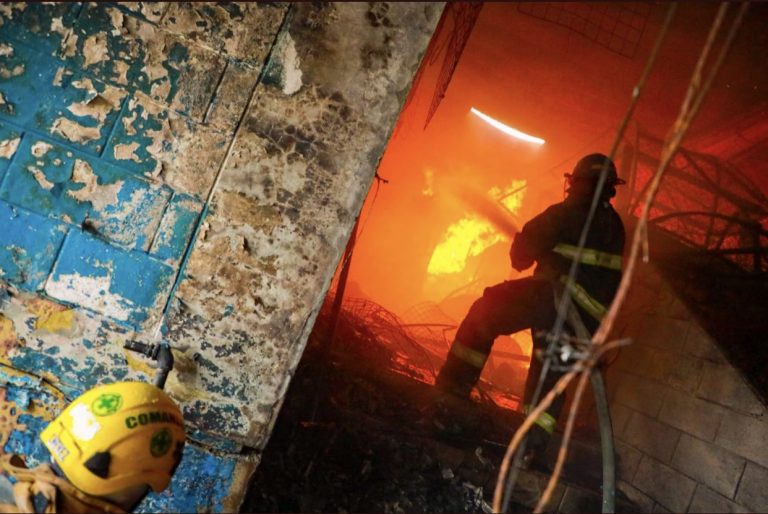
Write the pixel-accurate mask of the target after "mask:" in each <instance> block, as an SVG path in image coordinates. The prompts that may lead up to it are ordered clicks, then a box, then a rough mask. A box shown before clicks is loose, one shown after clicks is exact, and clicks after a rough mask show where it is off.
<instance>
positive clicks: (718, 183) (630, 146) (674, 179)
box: [624, 131, 768, 273]
mask: <svg viewBox="0 0 768 514" xmlns="http://www.w3.org/2000/svg"><path fill="white" fill-rule="evenodd" d="M662 144H663V143H662V141H660V140H659V139H656V138H655V137H653V136H651V135H649V134H647V133H644V132H642V131H639V133H638V137H637V138H636V140H635V141H634V142H631V141H628V142H627V143H626V146H625V152H624V156H625V161H628V162H631V165H630V166H628V168H629V170H628V173H629V177H630V180H629V188H628V192H629V194H630V195H631V196H630V198H629V208H628V213H629V214H632V215H635V216H638V214H639V212H640V209H641V205H640V203H641V199H642V198H643V196H644V195H645V192H646V190H647V189H648V187H649V185H650V183H651V179H652V176H653V172H654V170H655V169H657V168H658V164H659V160H658V158H657V157H656V156H658V155H659V153H660V148H661V146H662ZM648 222H649V223H650V224H651V225H654V226H657V227H659V228H663V229H665V230H666V231H668V232H671V233H672V234H674V235H675V236H676V237H677V238H679V239H680V240H682V241H684V242H686V243H687V244H689V245H690V246H692V247H694V248H696V249H698V250H700V251H701V252H703V253H707V254H710V255H719V256H722V257H724V258H726V259H728V260H729V261H731V262H732V263H733V264H736V265H737V266H738V267H739V268H741V269H742V270H744V271H748V272H751V273H768V230H767V229H766V227H767V226H768V197H766V196H765V195H764V194H763V193H762V192H761V190H760V188H759V187H758V186H757V185H755V184H754V183H752V181H750V180H749V179H748V178H747V177H746V176H745V175H744V174H743V173H742V172H741V171H740V170H739V169H738V168H736V167H735V166H734V165H733V164H730V163H728V162H724V161H721V160H719V159H718V158H717V157H715V156H713V155H708V154H704V153H698V152H694V151H691V150H687V149H685V148H680V149H679V150H678V153H677V154H676V155H675V158H674V159H673V161H672V163H670V165H669V168H668V171H667V174H666V176H665V179H664V184H663V186H662V187H661V188H660V190H659V194H658V196H657V198H656V201H655V203H654V205H653V207H652V208H651V211H650V216H649V219H648Z"/></svg>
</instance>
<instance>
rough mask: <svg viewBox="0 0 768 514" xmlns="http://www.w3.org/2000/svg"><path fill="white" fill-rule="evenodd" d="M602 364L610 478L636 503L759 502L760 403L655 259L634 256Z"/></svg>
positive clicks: (766, 435)
mask: <svg viewBox="0 0 768 514" xmlns="http://www.w3.org/2000/svg"><path fill="white" fill-rule="evenodd" d="M616 328H617V333H616V336H617V337H629V338H631V339H632V340H633V344H631V345H630V346H628V347H627V348H624V349H622V350H621V353H620V354H619V356H618V358H617V359H616V361H615V363H614V364H612V365H611V367H610V368H609V370H608V373H607V378H606V384H607V389H608V395H609V399H610V401H611V413H612V417H613V424H614V436H615V442H616V451H617V454H618V457H619V461H620V465H619V468H618V478H619V480H618V485H617V488H618V489H619V490H620V491H621V492H623V493H624V494H626V495H627V496H628V497H629V498H630V499H632V500H633V501H634V502H635V503H636V504H637V505H638V506H640V507H641V510H642V511H647V512H658V510H662V511H664V510H667V511H671V512H765V511H766V510H767V509H768V494H767V493H766V488H765V483H766V482H765V480H766V479H767V478H768V445H766V441H768V416H767V415H766V406H765V405H764V404H763V403H762V401H761V400H760V398H759V397H758V396H757V395H756V394H755V393H754V392H753V391H752V390H751V389H750V387H749V386H748V385H747V383H746V382H745V380H744V379H743V377H742V376H741V375H740V373H739V372H738V370H737V368H735V367H734V366H732V365H730V364H729V363H728V361H727V360H726V359H725V357H724V355H723V352H721V350H720V349H719V348H718V345H717V343H716V342H715V341H714V340H713V339H712V338H711V337H710V336H709V334H707V333H706V332H705V331H704V330H703V329H702V327H701V325H700V324H699V323H698V322H697V321H696V318H695V317H694V316H693V315H692V312H691V311H690V310H689V308H688V307H687V306H686V304H685V303H684V302H682V301H681V299H680V298H679V297H678V295H677V294H676V292H675V291H674V289H673V288H672V287H671V286H670V284H669V282H668V280H666V279H665V278H664V275H663V274H662V273H661V272H659V270H658V269H657V267H656V266H655V265H653V264H648V265H641V266H640V268H639V272H638V273H636V275H635V280H634V282H633V284H632V286H631V290H630V295H629V297H628V299H627V303H626V307H625V309H624V312H623V313H622V315H621V319H620V321H619V323H617V326H616Z"/></svg>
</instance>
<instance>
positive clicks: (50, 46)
mask: <svg viewBox="0 0 768 514" xmlns="http://www.w3.org/2000/svg"><path fill="white" fill-rule="evenodd" d="M19 4H20V2H19V3H17V4H16V5H14V4H10V16H5V15H3V14H2V13H0V21H2V22H3V23H2V24H0V39H3V38H9V39H13V40H15V41H18V42H21V43H25V44H28V45H30V46H32V47H34V48H37V49H39V50H41V51H43V52H45V53H48V54H50V53H52V52H54V51H55V50H56V49H57V48H58V47H59V45H60V44H61V42H62V40H63V38H64V34H65V33H66V29H67V28H69V27H71V26H72V24H73V23H74V21H75V19H76V18H77V15H78V13H79V12H80V8H81V6H82V4H81V3H80V2H46V3H43V2H39V3H38V2H34V3H32V2H28V3H26V5H24V6H21V5H19Z"/></svg>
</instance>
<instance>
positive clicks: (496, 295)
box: [437, 153, 625, 458]
mask: <svg viewBox="0 0 768 514" xmlns="http://www.w3.org/2000/svg"><path fill="white" fill-rule="evenodd" d="M606 166H607V175H606V180H605V183H604V186H603V189H602V193H601V195H600V198H599V203H598V206H597V211H596V213H595V216H594V219H593V221H592V225H591V229H590V231H589V233H588V235H587V240H586V245H585V247H584V250H583V252H582V253H581V258H580V266H579V271H578V274H577V276H576V284H575V286H573V287H572V288H571V295H572V300H573V303H574V304H575V305H576V308H577V311H578V312H579V314H580V317H581V319H582V320H583V323H584V325H585V326H586V328H587V329H588V330H589V332H590V333H594V331H595V330H596V329H597V327H598V326H599V323H600V320H601V318H602V316H603V314H604V313H605V311H606V309H607V306H608V305H610V302H611V301H612V299H613V296H614V294H615V293H616V289H617V288H618V285H619V282H620V280H621V255H622V252H623V249H624V226H623V224H622V222H621V219H620V218H619V215H618V214H617V213H616V211H615V210H614V209H613V207H612V206H611V203H610V200H611V198H613V197H614V196H615V195H616V186H617V185H620V184H624V183H625V182H624V181H623V180H621V179H619V178H618V175H617V173H616V166H615V165H614V163H613V162H612V161H610V159H608V157H606V156H605V155H603V154H598V153H596V154H590V155H587V156H585V157H584V158H582V159H581V160H579V161H578V163H577V164H576V166H575V167H574V169H573V172H572V173H570V174H565V177H566V186H567V190H566V193H567V197H566V199H565V201H563V202H561V203H558V204H555V205H552V206H550V207H549V208H547V209H546V210H545V211H544V212H542V213H541V214H539V215H538V216H536V217H535V218H533V219H532V220H530V221H529V222H528V223H526V224H525V226H524V227H523V229H522V231H521V232H520V233H518V234H516V236H515V238H514V242H513V244H512V247H511V250H510V258H511V261H512V267H513V268H515V269H516V270H518V271H523V270H525V269H528V268H529V267H531V266H532V265H533V264H534V263H536V264H537V266H536V269H535V271H534V273H533V276H532V277H529V278H523V279H519V280H510V281H505V282H502V283H501V284H497V285H495V286H492V287H488V288H486V289H485V291H484V292H483V296H482V297H481V298H480V299H478V300H477V301H475V302H474V304H472V306H471V307H470V309H469V312H468V313H467V315H466V317H465V318H464V320H463V321H462V322H461V324H460V325H459V328H458V330H457V332H456V338H455V340H454V342H453V344H452V346H451V349H450V351H449V353H448V358H447V360H446V362H445V364H444V365H443V367H442V369H441V370H440V373H439V374H438V377H437V386H438V387H439V388H441V389H442V390H444V391H448V392H450V393H453V395H456V396H459V397H461V398H468V397H469V395H470V392H471V391H472V388H473V387H474V386H475V384H476V383H477V381H478V379H479V377H480V373H481V372H482V370H483V367H484V366H485V362H486V360H487V359H488V354H489V353H490V351H491V346H492V345H493V341H494V339H495V338H496V337H497V336H499V335H502V334H507V335H508V334H513V333H515V332H518V331H520V330H524V329H532V330H533V332H534V334H537V333H538V332H541V331H546V330H549V329H551V328H552V326H553V324H554V322H555V319H556V316H557V312H556V304H555V299H556V298H555V291H556V290H562V288H563V287H564V285H565V284H566V277H567V276H568V273H569V269H570V266H571V263H572V259H573V258H574V257H575V256H576V250H577V246H578V241H579V237H580V235H581V232H582V228H583V226H584V222H585V220H586V218H587V215H588V212H589V209H590V205H591V203H592V199H593V196H594V193H595V189H596V185H597V181H598V179H599V176H600V173H601V172H602V169H603V168H604V167H606ZM566 329H567V330H568V327H567V326H566ZM569 332H571V333H572V330H569ZM545 344H546V343H545V341H544V339H543V338H542V337H536V336H535V337H534V347H535V348H536V349H541V348H543V347H544V346H545ZM541 366H542V364H541V361H539V360H538V359H537V358H536V357H532V359H531V367H530V369H529V373H528V379H527V381H526V387H525V393H524V401H525V402H526V405H525V409H526V410H527V409H528V408H529V406H528V405H527V403H528V402H530V400H531V398H532V396H533V393H534V391H535V389H536V385H537V383H538V380H539V375H540V370H541ZM558 378H559V376H558V375H557V374H556V373H549V374H548V377H547V380H546V382H545V383H544V390H543V393H542V394H546V392H547V391H548V390H549V389H551V387H552V386H554V384H555V382H556V381H557V379H558ZM561 407H562V396H561V397H559V401H558V400H556V401H555V402H554V403H553V405H552V406H551V407H550V409H549V410H548V411H547V412H545V413H543V414H542V415H541V416H540V417H539V419H538V420H537V422H536V426H534V428H533V429H532V431H531V432H530V436H529V439H528V441H529V442H528V447H529V449H530V452H529V456H528V457H529V458H531V456H532V455H536V453H537V450H540V449H541V448H543V446H544V445H545V444H546V442H547V440H548V438H549V436H550V435H551V434H552V433H553V431H554V429H555V424H556V420H557V416H558V414H559V411H560V408H561Z"/></svg>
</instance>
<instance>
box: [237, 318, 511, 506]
mask: <svg viewBox="0 0 768 514" xmlns="http://www.w3.org/2000/svg"><path fill="white" fill-rule="evenodd" d="M370 314H371V310H370V306H368V309H367V310H366V311H365V313H364V315H361V311H360V310H359V309H357V310H348V309H344V310H343V311H342V315H341V317H340V319H339V322H338V324H337V326H336V336H335V338H334V345H333V348H328V341H329V338H328V335H329V331H330V321H331V320H329V315H330V306H328V305H326V306H325V307H324V308H323V310H322V311H321V313H320V315H319V317H318V320H317V322H316V325H315V330H314V332H313V334H312V337H310V340H309V343H308V345H307V349H306V351H305V354H304V357H303V359H302V362H301V363H300V365H299V367H298V369H297V372H296V375H295V376H294V378H293V381H292V383H291V387H290V389H289V391H288V394H287V396H286V400H285V404H284V405H283V407H282V410H281V413H280V416H279V418H278V421H277V424H276V427H275V430H274V431H273V435H272V438H271V440H270V442H269V444H268V446H267V448H266V449H265V451H264V453H263V455H262V460H261V464H260V466H259V468H258V470H257V472H256V475H255V477H254V479H253V482H252V485H251V488H250V491H249V494H248V497H247V498H246V502H245V505H244V510H245V511H256V512H258V511H263V512H267V511H268V512H285V511H292V512H296V511H299V512H334V511H335V512H344V511H370V512H373V511H379V512H427V511H430V512H434V511H452V512H481V511H483V510H485V511H489V510H490V507H489V506H488V504H489V503H490V501H491V498H492V494H493V486H494V484H495V478H496V474H497V466H498V463H499V462H500V460H501V456H502V455H503V451H504V447H505V445H506V442H507V441H508V440H509V436H511V434H512V433H513V431H514V427H516V426H517V424H518V423H519V419H520V418H519V416H518V415H517V414H515V413H513V412H510V411H508V410H504V409H501V408H499V407H497V406H496V405H495V404H493V403H492V402H490V400H487V399H484V400H480V401H479V402H462V403H461V404H458V405H456V406H452V409H453V410H452V411H451V415H450V416H447V418H448V419H445V418H446V417H444V422H443V423H441V422H440V421H439V420H437V419H436V418H435V409H434V404H435V394H436V392H435V390H434V387H432V386H431V385H430V383H429V382H431V381H433V380H434V376H433V375H434V370H433V369H431V368H430V367H429V360H428V358H427V357H426V356H425V357H424V358H423V359H422V360H421V361H418V360H415V359H404V358H403V354H404V353H405V351H407V350H403V348H402V345H404V344H405V345H408V344H411V350H410V351H411V352H413V351H416V352H418V350H417V349H415V346H413V345H415V344H418V343H416V342H415V341H412V342H411V343H409V342H408V341H403V340H402V338H400V340H399V341H398V340H397V338H396V337H395V336H394V335H393V334H395V333H396V332H397V331H398V330H397V329H396V323H397V320H396V318H394V317H392V318H390V317H388V316H386V315H385V312H383V311H379V312H378V315H377V318H378V320H379V322H378V323H374V324H372V323H370V320H371V315H370ZM361 320H364V321H366V322H365V323H361ZM387 320H389V321H390V322H391V323H390V329H387V327H386V326H382V325H384V324H385V323H386V321H387ZM419 365H421V367H420V366H419ZM430 378H432V380H430ZM456 409H459V410H463V412H457V411H456ZM456 419H459V420H465V422H463V423H461V424H457V423H451V421H450V420H456Z"/></svg>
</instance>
